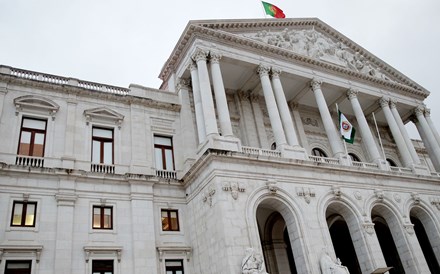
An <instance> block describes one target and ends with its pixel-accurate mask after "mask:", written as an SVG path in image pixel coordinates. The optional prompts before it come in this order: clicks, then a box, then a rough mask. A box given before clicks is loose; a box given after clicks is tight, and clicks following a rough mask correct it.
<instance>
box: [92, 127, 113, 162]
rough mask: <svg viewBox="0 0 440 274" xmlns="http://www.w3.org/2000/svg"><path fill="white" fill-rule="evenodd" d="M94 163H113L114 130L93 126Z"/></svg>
mask: <svg viewBox="0 0 440 274" xmlns="http://www.w3.org/2000/svg"><path fill="white" fill-rule="evenodd" d="M92 163H94V164H106V165H113V130H112V129H105V128H98V127H93V129H92Z"/></svg>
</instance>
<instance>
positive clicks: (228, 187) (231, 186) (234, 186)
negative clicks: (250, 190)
mask: <svg viewBox="0 0 440 274" xmlns="http://www.w3.org/2000/svg"><path fill="white" fill-rule="evenodd" d="M222 189H223V190H224V191H231V196H232V198H234V200H237V198H238V193H239V192H245V190H246V189H245V188H243V187H240V185H239V184H238V183H237V182H230V183H225V184H224V185H223V188H222Z"/></svg>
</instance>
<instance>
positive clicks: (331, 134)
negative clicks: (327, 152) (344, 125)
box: [310, 79, 345, 158]
mask: <svg viewBox="0 0 440 274" xmlns="http://www.w3.org/2000/svg"><path fill="white" fill-rule="evenodd" d="M321 84H322V81H320V80H317V79H313V80H312V82H311V83H310V87H311V88H312V90H313V93H314V94H315V100H316V104H317V105H318V109H319V114H320V115H321V120H322V123H323V125H324V129H325V133H326V134H327V138H328V140H329V142H330V147H331V149H332V152H333V157H335V158H341V157H342V156H343V155H344V154H345V152H344V146H343V144H342V137H341V136H340V134H339V133H338V131H337V129H336V126H335V124H334V123H333V119H332V117H331V115H330V111H329V110H328V107H327V103H326V101H325V98H324V94H322V90H321Z"/></svg>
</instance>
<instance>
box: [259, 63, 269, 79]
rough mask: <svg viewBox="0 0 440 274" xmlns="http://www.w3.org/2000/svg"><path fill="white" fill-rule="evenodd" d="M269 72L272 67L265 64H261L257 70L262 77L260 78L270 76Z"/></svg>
mask: <svg viewBox="0 0 440 274" xmlns="http://www.w3.org/2000/svg"><path fill="white" fill-rule="evenodd" d="M269 71H270V67H269V66H266V65H263V64H260V65H259V66H258V68H257V73H258V75H260V77H263V76H269Z"/></svg>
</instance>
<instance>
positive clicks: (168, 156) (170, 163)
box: [165, 149, 174, 170]
mask: <svg viewBox="0 0 440 274" xmlns="http://www.w3.org/2000/svg"><path fill="white" fill-rule="evenodd" d="M165 163H166V165H167V167H166V170H174V166H173V151H172V150H171V149H166V150H165Z"/></svg>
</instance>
